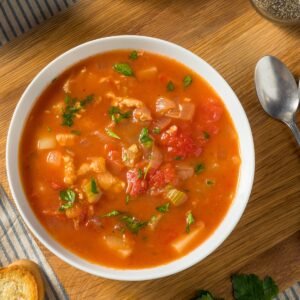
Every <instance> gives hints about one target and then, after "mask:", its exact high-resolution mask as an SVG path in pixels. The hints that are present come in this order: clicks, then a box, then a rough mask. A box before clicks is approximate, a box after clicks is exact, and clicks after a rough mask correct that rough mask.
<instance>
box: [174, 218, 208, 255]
mask: <svg viewBox="0 0 300 300" xmlns="http://www.w3.org/2000/svg"><path fill="white" fill-rule="evenodd" d="M204 227H205V225H204V223H203V222H199V223H197V224H196V225H195V227H194V228H193V230H191V232H189V233H187V234H184V235H182V236H181V237H180V238H178V239H176V240H175V241H173V242H172V243H171V247H172V248H173V249H174V250H176V251H177V252H178V253H182V252H183V251H184V249H186V248H187V247H188V246H189V245H190V243H191V242H192V241H193V240H194V239H195V238H196V237H197V236H198V235H199V234H200V232H201V231H202V230H203V229H204Z"/></svg>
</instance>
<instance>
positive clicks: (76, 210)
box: [66, 205, 83, 219]
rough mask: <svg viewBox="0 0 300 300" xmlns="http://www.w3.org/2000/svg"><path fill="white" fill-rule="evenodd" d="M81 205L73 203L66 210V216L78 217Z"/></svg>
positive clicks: (70, 217) (80, 212)
mask: <svg viewBox="0 0 300 300" xmlns="http://www.w3.org/2000/svg"><path fill="white" fill-rule="evenodd" d="M82 211H83V209H82V207H81V206H80V205H74V206H73V207H70V208H68V209H67V210H66V216H67V218H69V219H75V218H79V217H80V216H81V214H82Z"/></svg>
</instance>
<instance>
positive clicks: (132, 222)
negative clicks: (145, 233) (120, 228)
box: [121, 216, 148, 234]
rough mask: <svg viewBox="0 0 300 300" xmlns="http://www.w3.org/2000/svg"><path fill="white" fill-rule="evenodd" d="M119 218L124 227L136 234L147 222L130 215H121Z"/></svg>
mask: <svg viewBox="0 0 300 300" xmlns="http://www.w3.org/2000/svg"><path fill="white" fill-rule="evenodd" d="M121 220H122V222H124V223H125V225H126V227H127V228H128V229H129V230H130V231H131V232H132V233H134V234H137V233H138V232H139V231H140V229H142V228H143V227H145V226H146V225H147V224H148V222H145V221H139V220H137V219H136V218H135V217H132V216H123V217H122V219H121Z"/></svg>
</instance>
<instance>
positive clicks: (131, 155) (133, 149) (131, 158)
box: [122, 144, 142, 168]
mask: <svg viewBox="0 0 300 300" xmlns="http://www.w3.org/2000/svg"><path fill="white" fill-rule="evenodd" d="M141 155H142V153H141V152H140V150H139V148H138V146H137V145H136V144H132V145H131V146H130V147H129V148H128V149H126V148H122V161H123V162H124V165H126V166H127V167H129V168H132V167H134V164H135V163H136V162H137V161H138V160H139V159H140V158H141Z"/></svg>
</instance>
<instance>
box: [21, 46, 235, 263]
mask: <svg viewBox="0 0 300 300" xmlns="http://www.w3.org/2000/svg"><path fill="white" fill-rule="evenodd" d="M239 166H240V156H239V148H238V139H237V133H236V131H235V128H234V126H233V123H232V121H231V119H230V116H229V114H228V112H227V111H226V108H225V107H224V105H223V103H222V101H221V100H220V98H219V97H218V95H217V94H216V93H215V92H214V90H213V89H212V88H211V87H210V86H209V85H208V84H207V82H205V80H203V79H202V78H201V77H199V76H198V75H197V74H195V73H194V72H193V71H191V70H190V69H188V68H187V67H185V66H184V65H182V64H180V63H178V62H176V61H174V60H172V59H169V58H167V57H163V56H159V55H156V54H152V53H148V52H144V51H129V50H128V51H125V50H124V51H114V52H107V53H104V54H101V55H97V56H94V57H90V58H88V59H86V60H84V61H81V62H80V63H78V64H77V65H75V66H73V67H71V68H69V69H68V70H66V71H65V72H64V73H63V74H62V75H60V76H59V77H58V78H55V80H53V82H52V83H51V84H50V86H49V87H48V88H47V89H46V90H45V91H44V92H43V93H42V95H41V96H40V97H39V99H38V101H37V103H36V105H35V106H34V108H33V110H32V111H31V113H30V115H29V118H28V120H27V123H26V126H25V129H24V132H23V137H22V141H21V145H20V168H21V173H22V181H23V185H24V189H25V192H26V195H27V199H28V201H29V203H30V205H31V207H32V209H33V210H34V212H35V214H36V215H37V217H38V219H39V220H40V222H41V223H42V224H43V226H44V227H45V228H46V229H47V231H48V232H49V233H50V234H51V236H52V237H53V238H54V239H55V240H57V241H58V242H59V243H60V244H62V245H63V246H64V247H66V248H67V249H69V250H70V251H72V252H73V253H75V254H77V255H79V256H80V257H82V258H84V259H87V260H89V261H91V262H94V263H98V264H101V265H105V266H109V267H115V268H145V267H153V266H157V265H160V264H165V263H168V262H170V261H173V260H175V259H177V258H179V257H181V256H183V255H186V254H187V253H188V252H190V251H191V250H193V249H194V248H195V247H197V246H199V245H200V244H201V243H203V241H204V240H205V239H207V238H208V237H209V236H210V235H211V234H212V233H213V232H214V230H215V229H216V228H217V226H218V225H219V224H220V222H221V221H222V219H223V218H224V216H225V214H226V212H227V210H228V208H229V206H230V204H231V202H232V199H233V197H234V195H235V190H236V187H237V181H238V174H239Z"/></svg>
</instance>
